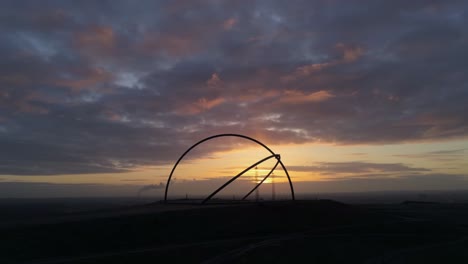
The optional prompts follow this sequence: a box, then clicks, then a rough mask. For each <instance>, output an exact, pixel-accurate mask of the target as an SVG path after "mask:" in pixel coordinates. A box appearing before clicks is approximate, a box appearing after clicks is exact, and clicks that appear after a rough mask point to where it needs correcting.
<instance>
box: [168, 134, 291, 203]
mask: <svg viewBox="0 0 468 264" xmlns="http://www.w3.org/2000/svg"><path fill="white" fill-rule="evenodd" d="M219 137H239V138H244V139H247V140H250V141H253V142H255V143H257V144H259V145H260V146H262V147H263V148H265V149H266V150H268V151H269V152H270V153H271V156H268V157H266V158H264V159H262V160H260V161H259V162H257V163H255V164H254V165H252V166H250V167H249V168H247V169H245V170H244V171H242V172H241V173H239V174H238V175H236V176H234V177H233V178H232V179H231V180H229V181H228V182H226V183H225V184H223V185H222V186H221V187H220V188H218V189H217V190H216V191H215V192H214V193H212V194H211V195H209V196H208V197H207V198H206V199H205V200H203V203H205V202H206V201H208V200H209V199H210V198H211V197H213V196H214V195H215V194H216V193H217V192H219V191H220V190H222V189H223V188H224V187H226V186H227V185H228V184H230V183H231V182H232V181H234V180H235V179H237V178H238V177H240V176H241V175H242V174H244V173H245V172H247V171H248V170H250V169H251V168H253V167H255V166H256V165H258V164H260V163H262V162H264V161H266V160H268V159H271V158H273V157H275V158H276V159H277V164H276V165H275V167H274V168H276V166H277V165H278V163H279V164H280V165H281V167H282V168H283V170H284V172H285V173H286V176H287V178H288V181H289V187H290V188H291V197H292V200H295V195H294V187H293V184H292V181H291V177H289V173H288V170H287V169H286V166H284V164H283V162H282V161H281V159H280V156H279V155H278V154H276V153H274V152H273V151H272V150H271V149H270V148H269V147H267V146H266V145H265V144H263V143H262V142H260V141H258V140H256V139H254V138H251V137H248V136H245V135H241V134H217V135H213V136H210V137H207V138H205V139H202V140H200V141H198V142H197V143H195V144H193V145H192V146H191V147H190V148H188V149H187V150H186V151H185V152H184V153H183V154H182V156H180V157H179V159H178V160H177V162H176V163H175V164H174V167H173V168H172V170H171V174H169V177H168V179H167V183H166V190H165V192H164V201H165V202H167V192H168V190H169V184H170V183H171V179H172V174H174V171H175V169H176V168H177V165H179V163H180V161H181V160H182V159H183V158H184V157H185V155H187V154H188V153H189V152H190V151H191V150H192V149H194V148H195V147H196V146H198V145H200V144H201V143H203V142H205V141H208V140H211V139H214V138H219ZM273 170H274V169H272V170H271V171H270V173H269V174H268V175H267V176H266V177H265V178H264V179H263V180H262V182H263V181H264V180H265V179H266V178H268V176H270V174H271V172H272V171H273ZM258 186H259V185H257V186H256V187H255V188H254V190H255V189H256V188H257V187H258ZM250 193H251V192H250ZM250 193H249V194H250ZM247 196H248V195H246V196H245V197H247ZM245 197H244V198H245Z"/></svg>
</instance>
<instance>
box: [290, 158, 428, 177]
mask: <svg viewBox="0 0 468 264" xmlns="http://www.w3.org/2000/svg"><path fill="white" fill-rule="evenodd" d="M288 169H289V170H290V171H298V172H319V173H321V174H324V175H336V174H343V173H345V174H363V173H372V174H374V173H399V174H401V173H416V172H428V171H431V170H429V169H426V168H415V167H410V166H408V165H405V164H402V163H371V162H361V161H352V162H317V165H315V166H289V167H288Z"/></svg>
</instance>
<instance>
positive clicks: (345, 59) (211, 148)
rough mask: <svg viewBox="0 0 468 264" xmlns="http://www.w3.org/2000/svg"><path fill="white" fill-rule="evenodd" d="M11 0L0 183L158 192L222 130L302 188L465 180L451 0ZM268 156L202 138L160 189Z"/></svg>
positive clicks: (418, 186)
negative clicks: (81, 0) (78, 0)
mask: <svg viewBox="0 0 468 264" xmlns="http://www.w3.org/2000/svg"><path fill="white" fill-rule="evenodd" d="M26 2H28V4H25V3H15V2H9V3H5V4H4V6H3V7H2V10H1V11H0V17H2V18H3V20H2V21H3V22H1V23H0V26H1V28H2V32H3V33H2V35H1V36H0V39H1V41H0V43H1V44H0V54H1V55H2V62H1V63H0V197H56V196H62V197H63V196H81V195H83V196H132V195H135V194H136V193H139V190H142V189H141V188H143V189H144V190H146V189H145V186H147V187H148V186H149V187H148V188H147V189H148V191H147V192H146V193H147V194H148V195H154V196H155V197H160V196H161V194H162V192H163V187H164V184H165V183H166V180H167V177H168V175H169V173H170V172H171V169H172V166H173V165H174V163H175V162H176V160H177V158H178V157H179V156H180V155H181V154H182V153H183V152H184V151H185V150H186V149H187V148H189V147H190V146H191V145H193V144H195V143H196V142H198V141H199V140H201V139H203V138H206V137H208V136H211V135H215V134H221V133H237V134H243V135H246V136H249V137H253V138H255V139H257V140H260V141H261V142H263V143H265V144H266V145H268V146H269V147H270V148H271V149H272V150H273V151H274V152H275V153H277V154H280V155H281V161H282V162H283V163H284V165H285V166H286V168H287V169H288V170H289V173H290V175H291V178H292V180H293V182H294V183H295V187H297V190H298V192H301V193H317V192H333V191H336V192H348V191H349V192H358V191H359V192H365V191H388V190H391V191H393V190H394V191H397V190H459V189H468V162H467V161H468V115H467V113H468V77H467V76H468V64H467V63H466V61H467V60H466V55H468V53H467V50H466V46H467V43H468V31H467V29H466V25H467V24H468V14H467V12H466V11H463V10H467V9H468V5H467V4H466V3H463V2H458V1H435V2H434V1H430V2H424V1H423V2H417V3H416V2H415V3H413V2H411V4H409V3H408V2H407V1H388V2H385V1H364V2H355V1H342V2H340V1H291V2H290V1H251V2H242V3H240V2H237V1H142V2H139V3H138V4H134V3H130V2H125V1H111V2H99V3H97V2H89V3H75V2H69V1H51V2H49V1H47V3H48V4H42V1H31V2H29V1H26ZM390 2H391V3H390ZM269 155H270V153H269V152H268V151H266V150H265V149H263V148H262V147H260V146H258V145H256V144H254V143H252V142H249V141H246V140H245V139H240V138H222V139H221V138H220V139H214V140H212V141H209V142H206V143H203V144H201V145H199V146H198V147H197V148H195V149H194V150H193V151H192V152H191V153H189V154H188V155H187V157H186V158H185V159H184V160H183V161H182V163H181V164H180V166H179V168H178V169H177V171H176V172H175V174H174V178H175V179H176V180H175V183H174V186H171V191H172V192H173V193H174V194H178V195H186V194H190V193H194V194H196V195H198V194H202V193H207V190H212V189H213V188H216V186H219V185H220V183H221V182H222V180H225V179H228V178H230V177H233V176H235V175H236V174H237V173H239V172H241V171H242V170H244V169H245V168H247V167H248V166H250V165H252V164H254V163H255V162H257V161H259V160H261V159H263V158H265V157H267V156H269ZM275 162H276V160H275V158H272V159H270V160H268V161H266V162H264V163H262V164H259V165H258V170H257V171H256V172H255V170H254V169H252V170H250V171H249V172H247V173H246V174H245V175H243V176H242V177H241V178H239V182H238V183H237V185H233V186H231V187H230V189H229V190H226V193H228V194H231V193H237V192H238V193H243V192H244V190H245V189H248V188H251V186H252V185H253V184H254V183H255V173H257V176H258V177H259V178H262V177H263V176H264V175H266V174H267V173H268V172H269V170H270V169H271V168H272V167H273V166H274V164H275ZM274 175H275V179H274V181H275V184H277V185H278V193H287V192H288V189H287V188H286V187H287V186H286V184H285V183H286V182H287V179H286V176H285V173H284V172H283V171H282V169H281V167H280V166H279V167H278V168H277V169H276V170H275V172H274ZM265 183H266V186H267V187H265V186H264V189H265V188H266V189H268V190H269V189H271V184H270V183H271V179H268V180H267V181H266V182H265ZM283 185H284V186H286V187H284V186H283ZM262 192H265V191H263V190H262ZM146 193H145V194H146Z"/></svg>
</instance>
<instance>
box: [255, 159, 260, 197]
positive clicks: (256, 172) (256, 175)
mask: <svg viewBox="0 0 468 264" xmlns="http://www.w3.org/2000/svg"><path fill="white" fill-rule="evenodd" d="M257 183H258V167H257V166H255V184H257ZM258 189H260V188H257V189H256V190H255V201H256V202H258V198H259V196H260V194H259V192H258Z"/></svg>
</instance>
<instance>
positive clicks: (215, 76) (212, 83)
mask: <svg viewBox="0 0 468 264" xmlns="http://www.w3.org/2000/svg"><path fill="white" fill-rule="evenodd" d="M221 82H222V81H221V78H219V75H218V74H217V73H216V72H215V73H213V74H212V75H211V78H210V79H209V80H208V81H206V85H208V87H210V88H215V87H216V86H218V85H220V84H221Z"/></svg>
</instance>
